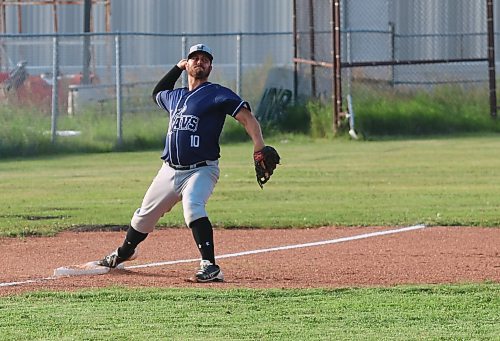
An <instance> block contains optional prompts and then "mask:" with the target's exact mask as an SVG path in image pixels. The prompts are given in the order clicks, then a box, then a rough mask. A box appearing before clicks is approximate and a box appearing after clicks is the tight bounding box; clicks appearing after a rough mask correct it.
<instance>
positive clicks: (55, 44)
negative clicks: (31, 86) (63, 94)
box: [50, 36, 59, 143]
mask: <svg viewBox="0 0 500 341" xmlns="http://www.w3.org/2000/svg"><path fill="white" fill-rule="evenodd" d="M58 74H59V38H58V37H57V36H54V38H53V39H52V115H51V122H50V123H51V124H50V126H51V127H50V137H51V142H52V143H55V142H56V135H57V116H58V115H59V91H58V90H59V83H58V81H57V76H58Z"/></svg>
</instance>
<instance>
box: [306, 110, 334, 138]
mask: <svg viewBox="0 0 500 341" xmlns="http://www.w3.org/2000/svg"><path fill="white" fill-rule="evenodd" d="M306 107H307V110H308V112H309V114H310V118H311V121H310V125H311V128H310V131H311V136H312V137H314V138H325V137H331V136H332V135H333V130H332V124H333V121H332V108H331V106H329V105H324V104H321V103H320V102H318V101H311V102H308V103H307V104H306Z"/></svg>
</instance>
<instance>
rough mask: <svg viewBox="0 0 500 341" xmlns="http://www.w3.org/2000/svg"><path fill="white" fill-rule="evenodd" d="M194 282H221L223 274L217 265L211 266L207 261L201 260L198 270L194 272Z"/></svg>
mask: <svg viewBox="0 0 500 341" xmlns="http://www.w3.org/2000/svg"><path fill="white" fill-rule="evenodd" d="M196 281H197V282H201V283H206V282H223V281H224V274H223V273H222V271H221V269H220V267H219V266H218V265H215V264H212V262H210V261H208V260H202V261H201V262H200V269H199V270H198V272H196Z"/></svg>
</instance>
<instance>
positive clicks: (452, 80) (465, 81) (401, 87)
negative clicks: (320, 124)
mask: <svg viewBox="0 0 500 341" xmlns="http://www.w3.org/2000/svg"><path fill="white" fill-rule="evenodd" d="M336 6H338V7H337V10H338V19H337V20H336V18H335V15H336V12H335V11H336ZM294 10H295V23H294V26H295V27H294V33H295V47H296V48H295V56H294V57H295V58H294V61H295V62H296V69H297V71H298V74H300V75H302V76H303V77H298V85H297V89H300V90H298V91H299V94H300V91H302V92H303V94H302V95H303V96H304V97H308V96H312V97H313V98H321V99H324V100H326V101H330V103H331V101H332V98H335V95H332V94H333V92H334V89H333V87H335V85H334V84H335V83H334V82H332V79H335V77H336V74H335V67H334V61H335V59H334V57H333V56H334V53H339V52H337V51H334V50H335V46H334V43H335V40H334V37H333V36H334V32H335V31H336V30H339V31H340V59H341V70H340V73H339V77H341V80H342V82H341V83H339V87H342V90H343V91H342V93H343V96H342V98H341V99H340V100H341V101H342V103H343V105H342V109H341V110H342V111H344V112H343V113H340V114H341V115H342V114H344V113H345V112H347V111H348V108H349V107H350V106H352V103H354V105H355V106H356V108H357V111H363V107H360V106H359V105H360V103H364V97H366V96H372V95H373V94H374V93H376V94H377V95H378V96H383V94H384V93H390V94H397V93H400V94H404V96H412V94H413V95H417V94H418V93H419V92H420V91H432V90H435V89H436V88H437V87H441V86H456V87H469V88H474V89H482V90H484V91H485V93H486V94H487V93H488V82H489V80H490V77H489V76H490V74H489V64H488V48H489V44H488V43H489V41H488V26H487V22H488V20H487V18H488V17H487V1H486V0H481V1H479V0H478V1H468V0H406V1H400V0H373V1H364V0H349V1H347V0H342V1H340V0H339V1H337V0H330V1H321V0H295V1H294ZM490 66H491V65H490ZM487 101H488V96H487V95H486V103H487ZM492 110H496V108H493V109H492ZM495 113H496V112H495ZM492 114H493V112H492ZM347 116H349V114H347Z"/></svg>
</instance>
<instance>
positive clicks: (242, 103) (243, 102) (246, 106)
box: [231, 101, 251, 117]
mask: <svg viewBox="0 0 500 341" xmlns="http://www.w3.org/2000/svg"><path fill="white" fill-rule="evenodd" d="M241 107H245V108H247V109H248V110H250V111H251V109H250V104H248V102H245V101H242V102H241V103H240V105H238V106H237V107H236V109H235V110H234V111H233V113H232V114H231V116H232V117H235V116H236V114H237V113H238V111H240V109H241Z"/></svg>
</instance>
